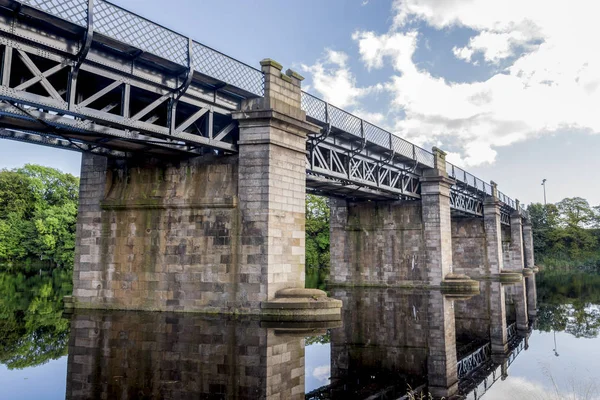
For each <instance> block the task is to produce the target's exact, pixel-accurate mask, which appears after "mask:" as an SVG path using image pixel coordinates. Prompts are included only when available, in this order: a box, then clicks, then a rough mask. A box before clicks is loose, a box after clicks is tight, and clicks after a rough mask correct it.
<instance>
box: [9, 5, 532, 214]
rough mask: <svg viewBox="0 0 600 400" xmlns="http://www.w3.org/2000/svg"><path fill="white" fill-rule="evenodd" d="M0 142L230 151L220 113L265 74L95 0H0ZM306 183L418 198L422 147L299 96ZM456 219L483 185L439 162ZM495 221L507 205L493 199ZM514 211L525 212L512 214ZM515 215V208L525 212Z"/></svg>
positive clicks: (430, 161) (232, 137)
mask: <svg viewBox="0 0 600 400" xmlns="http://www.w3.org/2000/svg"><path fill="white" fill-rule="evenodd" d="M0 52H1V54H2V63H1V64H0V73H1V82H0V116H1V118H0V127H1V129H2V131H0V138H6V139H11V140H20V141H25V142H30V143H37V144H41V145H46V146H53V147H59V148H66V149H71V150H77V151H87V152H94V153H98V154H105V155H108V156H114V157H131V156H135V155H136V154H138V155H139V154H140V153H141V154H144V155H148V156H153V157H189V156H197V155H203V154H206V153H207V152H208V153H217V154H226V153H235V152H237V139H238V135H239V133H238V128H237V125H236V123H235V122H234V121H233V120H232V119H231V113H232V112H233V111H236V110H239V109H240V106H241V103H242V101H243V100H244V99H248V98H252V97H260V96H263V95H264V76H263V73H262V72H261V71H260V70H257V69H255V68H253V67H251V66H248V65H246V64H244V63H242V62H240V61H237V60H235V59H233V58H231V57H229V56H226V55H224V54H222V53H220V52H218V51H216V50H213V49H211V48H209V47H207V46H204V45H202V44H200V43H198V42H196V41H194V40H192V39H190V38H188V37H185V36H183V35H180V34H178V33H176V32H174V31H172V30H170V29H167V28H165V27H162V26H160V25H158V24H156V23H154V22H152V21H149V20H147V19H144V18H142V17H140V16H138V15H136V14H133V13H131V12H128V11H126V10H124V9H122V8H120V7H118V6H116V5H114V4H112V3H110V2H107V1H105V0H21V1H16V0H0ZM302 109H303V110H304V111H305V112H306V115H307V119H308V120H309V121H310V122H313V123H315V124H317V125H320V126H321V127H322V132H321V133H320V134H319V135H314V136H312V137H309V139H308V141H307V187H308V189H309V190H311V191H314V192H318V193H324V194H327V195H334V196H345V197H350V198H357V199H407V200H412V199H419V198H420V177H421V176H422V173H423V170H424V169H427V168H432V167H433V166H434V157H433V154H432V153H431V152H429V151H426V150H424V149H422V148H420V147H418V146H415V145H414V144H412V143H410V142H407V141H405V140H403V139H401V138H400V137H398V136H396V135H393V134H392V133H390V132H388V131H386V130H383V129H381V128H379V127H377V126H375V125H372V124H370V123H368V122H366V121H364V120H362V119H360V118H358V117H356V116H354V115H352V114H350V113H348V112H346V111H344V110H341V109H339V108H336V107H333V106H331V105H329V104H327V103H326V102H324V101H322V100H320V99H318V98H316V97H314V96H311V95H309V94H307V93H302ZM447 172H448V175H449V176H450V177H452V178H454V179H455V180H456V184H455V185H454V187H453V188H452V194H451V199H450V201H451V207H452V210H453V212H454V213H455V214H460V215H475V216H481V215H483V200H484V199H485V198H486V196H490V195H491V186H490V185H489V184H487V183H485V182H483V181H482V180H480V179H478V178H476V177H474V176H473V175H471V174H469V173H467V172H466V171H464V170H461V169H460V168H458V167H455V166H453V165H452V164H450V163H447ZM498 197H499V200H500V201H501V202H502V204H503V207H502V219H501V220H502V223H504V224H507V223H509V222H510V218H509V215H510V212H512V211H513V210H515V209H516V207H517V205H516V204H515V202H514V201H513V200H512V199H510V198H509V197H507V196H505V195H504V194H502V193H499V194H498ZM522 211H523V212H524V210H522ZM525 216H526V215H525Z"/></svg>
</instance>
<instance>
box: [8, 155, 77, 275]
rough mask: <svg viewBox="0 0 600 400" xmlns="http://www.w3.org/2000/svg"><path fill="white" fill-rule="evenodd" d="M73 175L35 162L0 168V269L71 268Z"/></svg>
mask: <svg viewBox="0 0 600 400" xmlns="http://www.w3.org/2000/svg"><path fill="white" fill-rule="evenodd" d="M78 196H79V178H76V177H74V176H73V175H70V174H65V173H62V172H60V171H59V170H56V169H53V168H48V167H42V166H39V165H29V164H28V165H26V166H25V167H23V168H18V169H13V170H2V171H0V270H5V271H15V270H20V271H23V270H27V269H31V268H32V264H35V263H38V264H39V263H40V262H41V263H43V264H46V265H51V266H58V267H63V268H68V269H71V268H72V267H73V254H74V249H75V223H76V220H77V203H78Z"/></svg>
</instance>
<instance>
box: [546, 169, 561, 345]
mask: <svg viewBox="0 0 600 400" xmlns="http://www.w3.org/2000/svg"><path fill="white" fill-rule="evenodd" d="M542 186H543V187H544V215H545V214H546V212H547V210H546V178H544V179H542ZM552 335H553V336H554V348H553V349H552V351H554V355H555V356H556V357H558V346H556V330H555V329H554V327H552Z"/></svg>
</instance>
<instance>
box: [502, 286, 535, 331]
mask: <svg viewBox="0 0 600 400" xmlns="http://www.w3.org/2000/svg"><path fill="white" fill-rule="evenodd" d="M506 289H507V292H509V293H510V295H511V299H512V303H513V305H514V307H515V315H516V319H517V329H518V330H519V331H521V332H525V331H527V330H528V329H529V315H528V311H527V290H526V280H525V279H524V280H523V281H522V282H520V283H517V284H514V285H511V286H507V288H506Z"/></svg>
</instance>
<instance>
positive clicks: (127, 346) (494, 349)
mask: <svg viewBox="0 0 600 400" xmlns="http://www.w3.org/2000/svg"><path fill="white" fill-rule="evenodd" d="M69 281H70V277H69V275H68V274H66V273H59V272H55V273H54V274H53V275H47V274H46V275H44V274H42V275H41V276H40V275H35V276H29V277H27V276H24V275H19V274H6V273H4V274H0V287H1V289H2V292H1V298H0V388H1V389H0V399H64V398H67V399H87V398H103V399H146V398H148V399H149V398H163V399H188V398H190V399H192V398H194V399H196V398H211V399H212V398H214V399H221V398H240V399H244V398H248V399H254V398H267V397H269V396H271V397H273V398H282V399H283V398H307V399H348V398H356V399H399V398H402V396H404V395H405V394H406V393H407V390H408V388H409V387H410V388H416V389H418V390H423V391H432V392H435V393H445V394H446V395H447V396H448V397H451V396H452V395H455V396H456V398H462V397H466V398H469V399H477V398H484V399H563V398H570V399H571V398H572V399H599V398H600V386H598V383H597V382H596V380H597V378H599V377H600V372H598V371H600V338H599V337H598V336H599V333H600V277H599V276H598V275H586V274H567V273H562V274H556V273H554V274H550V273H546V274H545V275H544V274H538V275H537V289H536V290H534V288H535V287H536V286H534V285H533V284H532V283H533V282H529V285H527V284H526V283H523V284H517V285H500V284H499V283H494V282H483V283H481V294H480V295H478V296H474V297H472V298H469V299H457V298H448V297H445V296H443V295H442V294H441V293H439V292H425V291H422V292H418V291H408V290H401V289H352V290H349V289H340V288H336V289H331V291H330V294H331V295H333V296H335V297H337V298H340V299H342V300H343V301H344V309H343V321H342V323H341V324H334V325H333V326H331V325H330V326H323V325H322V326H315V325H313V326H298V325H289V324H277V323H266V322H264V321H263V322H261V321H258V320H254V319H244V318H241V319H239V318H238V319H231V318H219V317H206V316H199V315H188V314H185V315H184V314H170V313H139V312H80V313H76V314H74V315H68V316H67V315H63V313H62V297H63V296H64V295H65V294H67V293H70V290H71V288H70V284H69ZM527 289H529V290H527ZM459 396H460V397H459Z"/></svg>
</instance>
